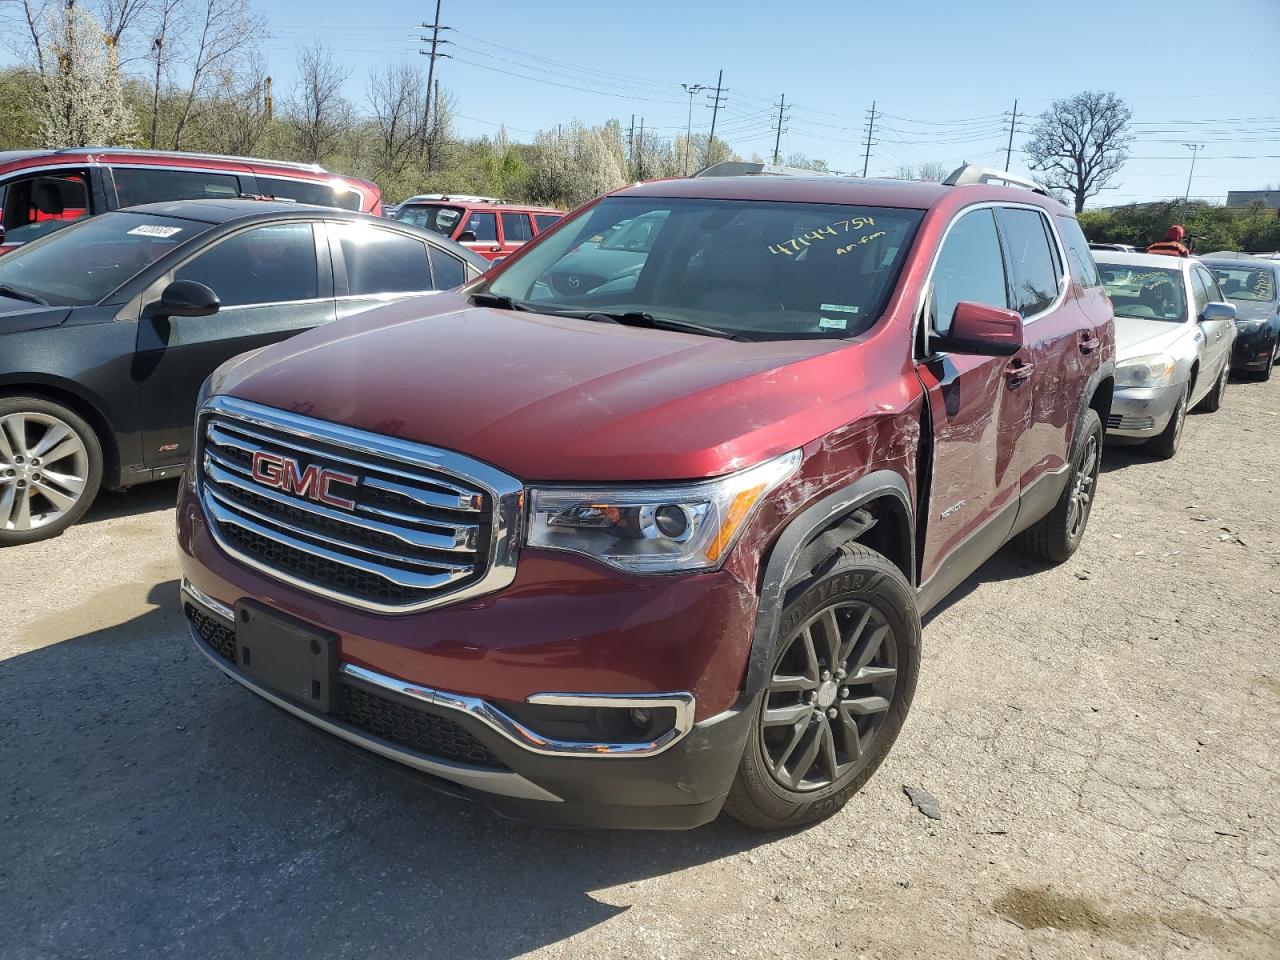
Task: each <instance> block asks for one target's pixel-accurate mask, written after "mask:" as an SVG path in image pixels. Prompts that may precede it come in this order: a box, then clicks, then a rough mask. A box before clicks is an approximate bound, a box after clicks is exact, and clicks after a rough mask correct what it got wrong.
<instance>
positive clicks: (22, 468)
mask: <svg viewBox="0 0 1280 960" xmlns="http://www.w3.org/2000/svg"><path fill="white" fill-rule="evenodd" d="M28 417H29V418H30V423H29V431H28V433H27V436H28V439H29V440H30V439H31V438H32V437H36V438H38V439H36V440H34V441H32V442H31V443H30V447H29V449H28V450H26V451H25V454H24V453H21V452H19V446H20V444H18V443H15V441H14V437H13V436H12V433H13V431H14V430H15V429H16V426H15V425H16V423H17V422H18V419H19V418H21V419H23V420H26V419H27V418H28ZM61 428H66V430H69V431H70V434H73V435H74V437H75V439H77V440H79V449H76V450H74V452H71V453H66V454H64V455H62V457H61V458H59V451H60V450H63V449H66V448H67V446H71V447H74V444H70V443H69V441H70V440H71V436H70V435H69V434H65V433H63V432H62V430H61ZM0 431H7V432H6V434H5V437H4V438H2V439H0V547H6V546H16V545H19V544H24V543H35V542H36V541H38V540H47V539H49V538H50V537H56V536H58V535H59V534H60V533H62V532H63V531H64V530H66V529H67V527H69V526H71V525H72V524H73V523H75V522H76V521H77V520H79V519H80V518H81V517H82V516H84V513H85V511H86V510H88V509H89V507H90V506H91V505H92V504H93V500H94V498H95V497H96V496H97V495H98V488H99V487H100V486H101V484H102V445H101V443H99V441H98V435H97V434H96V433H95V432H94V430H93V428H92V427H91V426H89V424H88V423H86V422H85V421H84V418H82V417H81V416H80V415H79V414H77V413H76V412H75V411H74V410H70V409H68V408H67V407H64V406H63V405H62V404H60V403H54V402H52V401H50V400H43V399H40V398H38V397H0ZM44 431H55V432H56V436H57V437H59V438H60V439H57V440H56V441H55V440H50V446H49V448H48V450H47V451H45V454H46V455H45V456H44V459H43V460H42V459H41V458H40V457H36V458H35V459H34V460H32V459H31V457H30V453H31V451H33V450H37V449H39V446H40V440H42V439H43V436H44ZM47 454H53V457H54V459H50V458H49V457H48V456H47ZM11 456H12V458H13V459H12V460H11V459H10V457H11ZM19 461H21V462H19ZM46 466H47V467H49V470H48V474H49V475H48V476H46V475H44V474H42V473H41V472H40V471H41V470H43V469H45V468H46ZM72 467H74V471H73V469H72ZM73 473H74V477H73ZM54 476H57V477H59V478H61V479H60V481H59V483H57V484H54V483H53V482H52V478H53V477H54ZM69 478H74V479H75V480H76V483H75V484H74V488H73V486H72V485H70V484H68V479H69ZM64 484H66V485H64ZM44 491H48V493H45V492H44ZM22 495H25V496H27V497H28V498H29V499H28V504H27V508H26V514H25V523H26V526H25V527H24V526H23V523H24V515H23V513H22V512H21V511H20V510H19V502H18V498H19V496H22ZM54 497H56V498H57V500H56V502H55V499H53V498H54Z"/></svg>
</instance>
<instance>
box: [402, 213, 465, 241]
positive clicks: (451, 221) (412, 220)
mask: <svg viewBox="0 0 1280 960" xmlns="http://www.w3.org/2000/svg"><path fill="white" fill-rule="evenodd" d="M396 219H397V220H400V221H402V222H403V223H408V224H412V225H413V226H415V227H422V228H423V229H424V230H431V231H433V232H434V233H438V234H440V236H442V237H452V236H453V229H454V227H456V226H457V225H458V221H459V220H461V219H462V208H461V207H427V206H420V205H414V206H411V207H401V208H400V209H399V210H397V211H396Z"/></svg>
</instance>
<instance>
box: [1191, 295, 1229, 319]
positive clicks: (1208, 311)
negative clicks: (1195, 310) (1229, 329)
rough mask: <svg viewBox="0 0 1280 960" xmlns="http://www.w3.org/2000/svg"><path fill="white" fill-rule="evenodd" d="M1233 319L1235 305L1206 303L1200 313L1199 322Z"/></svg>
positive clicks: (1217, 302)
mask: <svg viewBox="0 0 1280 960" xmlns="http://www.w3.org/2000/svg"><path fill="white" fill-rule="evenodd" d="M1235 318H1236V308H1235V305H1234V304H1231V303H1223V302H1222V301H1221V300H1214V301H1212V302H1210V303H1206V304H1205V305H1204V309H1203V310H1201V311H1200V319H1201V320H1234V319H1235Z"/></svg>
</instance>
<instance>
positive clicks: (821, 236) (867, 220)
mask: <svg viewBox="0 0 1280 960" xmlns="http://www.w3.org/2000/svg"><path fill="white" fill-rule="evenodd" d="M875 225H876V221H875V218H874V217H850V218H849V219H848V220H834V221H832V222H831V223H829V224H827V225H826V226H823V227H817V228H815V229H813V230H809V231H807V232H805V233H802V234H800V235H799V236H797V237H792V238H791V239H790V240H784V241H782V243H771V244H769V252H770V253H782V254H786V255H787V256H788V257H790V256H794V255H795V254H797V253H799V252H800V251H801V250H803V249H804V248H805V247H808V246H811V245H812V244H813V243H814V242H815V241H818V240H825V239H827V238H828V237H839V236H841V235H842V234H847V233H855V232H857V231H858V230H865V229H866V228H867V227H874V226H875ZM874 236H877V237H880V236H884V231H883V230H881V231H880V232H879V233H876V234H874ZM867 239H870V237H868V238H867ZM860 242H861V241H860ZM849 246H853V244H850V245H849ZM836 252H837V253H839V252H840V251H836Z"/></svg>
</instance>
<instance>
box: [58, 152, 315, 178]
mask: <svg viewBox="0 0 1280 960" xmlns="http://www.w3.org/2000/svg"><path fill="white" fill-rule="evenodd" d="M53 152H54V153H127V154H134V155H138V156H147V157H172V156H173V155H174V154H179V155H181V156H184V157H194V158H195V159H197V160H230V161H232V162H234V163H256V164H261V165H262V166H268V167H285V168H288V169H290V170H306V171H308V172H309V173H328V172H329V171H328V170H326V169H325V168H324V167H322V166H320V164H318V163H298V162H296V161H293V160H267V159H264V158H262V157H234V156H229V155H227V154H223V153H189V152H187V151H186V150H145V149H143V148H141V147H59V148H58V149H57V150H54V151H53Z"/></svg>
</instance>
